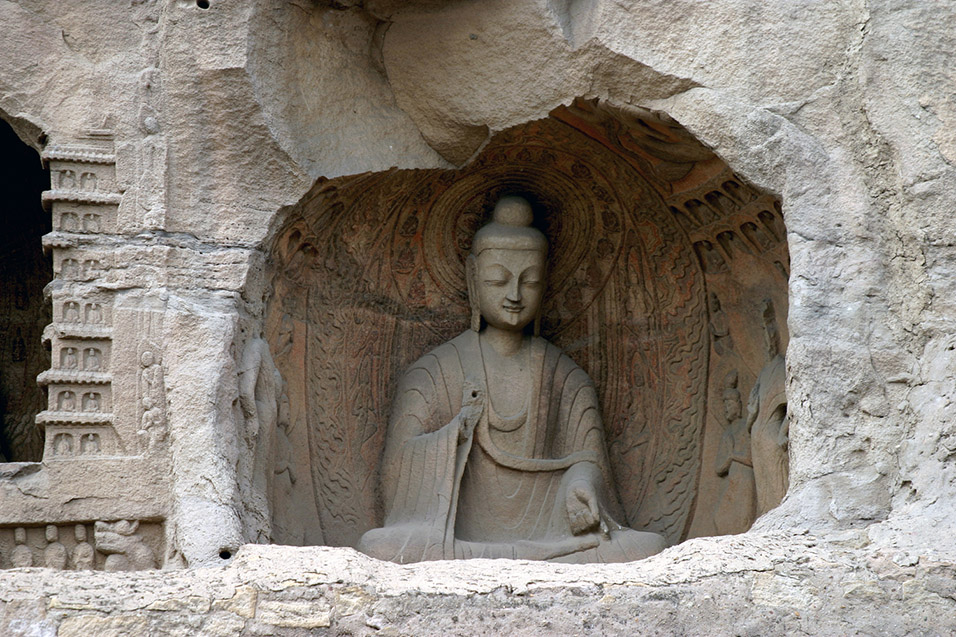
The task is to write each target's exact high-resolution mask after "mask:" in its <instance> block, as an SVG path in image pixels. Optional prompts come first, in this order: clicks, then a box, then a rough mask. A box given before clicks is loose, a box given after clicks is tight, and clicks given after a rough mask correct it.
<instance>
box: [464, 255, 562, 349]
mask: <svg viewBox="0 0 956 637" xmlns="http://www.w3.org/2000/svg"><path fill="white" fill-rule="evenodd" d="M544 273H545V255H544V253H543V252H542V251H540V250H513V249H502V248H489V249H487V250H482V252H481V254H479V255H478V257H477V259H476V263H475V289H476V291H477V293H478V307H479V309H480V310H481V315H482V316H483V317H484V319H485V321H487V322H488V324H489V325H492V326H494V327H496V328H499V329H503V330H509V331H517V330H521V329H524V327H525V326H526V325H527V324H528V323H530V322H531V321H533V320H534V318H535V316H536V315H537V314H538V308H540V307H541V299H542V298H543V296H544Z"/></svg>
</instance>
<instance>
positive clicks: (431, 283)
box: [265, 101, 788, 546]
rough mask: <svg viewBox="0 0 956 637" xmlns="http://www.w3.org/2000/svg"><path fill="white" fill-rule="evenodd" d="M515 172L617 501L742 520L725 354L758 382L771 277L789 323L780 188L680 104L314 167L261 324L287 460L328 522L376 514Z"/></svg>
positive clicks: (677, 517)
mask: <svg viewBox="0 0 956 637" xmlns="http://www.w3.org/2000/svg"><path fill="white" fill-rule="evenodd" d="M508 194H520V195H522V196H524V197H526V198H527V199H528V200H529V201H530V204H531V206H532V208H533V210H534V211H535V213H534V216H535V219H534V224H533V225H534V226H535V227H537V228H539V229H540V230H541V231H542V232H543V233H544V235H545V236H546V237H547V239H548V243H549V248H550V249H549V256H548V263H547V270H548V287H547V291H546V292H545V295H544V298H543V301H542V311H541V320H540V333H541V335H542V336H543V337H545V338H547V340H548V341H550V342H552V343H553V344H554V345H555V346H557V347H559V348H560V349H561V350H563V351H564V352H565V353H566V354H567V356H568V357H570V359H571V360H573V361H574V363H575V364H576V365H577V366H578V367H580V368H581V370H583V372H584V373H585V374H586V375H587V376H588V377H590V378H591V379H592V380H593V382H594V385H595V388H596V391H597V393H596V395H597V401H598V405H597V407H598V409H599V411H600V413H601V414H602V416H603V427H604V437H605V445H606V449H607V454H608V460H609V467H610V471H611V477H612V481H613V483H614V484H615V485H616V489H617V492H618V496H619V499H620V506H621V511H622V516H621V519H620V520H618V522H619V523H620V524H621V526H622V527H626V528H631V529H639V530H641V531H647V532H651V533H656V534H659V535H661V536H663V537H664V538H665V540H666V542H667V544H674V543H676V542H679V541H681V540H682V539H684V538H686V537H690V536H694V535H708V534H715V533H718V532H733V531H730V530H725V531H718V530H717V526H716V524H715V511H716V510H717V509H718V500H719V499H720V497H721V495H722V494H725V493H726V491H727V488H726V481H727V480H728V477H727V475H729V474H727V473H723V472H717V471H715V469H714V467H715V465H716V464H717V456H718V447H720V442H721V438H722V436H723V434H724V431H725V430H726V428H727V426H728V424H727V419H728V418H729V416H728V411H727V409H726V407H725V405H724V401H723V399H722V398H721V396H722V392H723V391H724V389H726V388H727V387H726V381H725V379H726V378H727V377H728V374H729V373H730V372H731V371H733V370H737V384H736V386H735V387H734V390H735V391H737V392H739V393H740V394H741V396H748V395H749V393H750V391H751V389H752V387H753V385H754V383H755V381H756V379H757V376H759V374H760V371H761V369H762V368H763V366H764V365H765V364H766V363H767V362H768V361H767V356H766V348H765V347H764V345H763V341H764V338H763V332H764V327H763V326H764V319H763V315H762V313H761V312H762V310H761V303H762V302H763V301H764V300H765V299H772V301H773V304H774V307H775V308H777V310H776V311H778V312H779V314H778V316H777V324H778V325H781V326H785V324H786V298H787V297H786V272H787V267H788V260H787V249H786V241H785V233H784V230H783V222H782V218H781V217H780V212H779V208H778V207H777V205H776V202H775V201H774V199H773V198H772V197H771V196H769V195H765V194H761V193H759V192H757V191H755V190H754V189H752V188H751V187H749V186H748V185H746V184H745V183H744V182H743V181H742V180H741V179H740V178H739V177H737V176H736V175H734V173H733V172H732V171H730V169H729V168H728V167H727V166H726V164H724V163H723V162H722V161H721V160H720V159H718V158H717V157H716V156H714V155H713V153H712V152H711V151H709V150H708V149H706V148H705V147H703V146H702V145H700V144H699V143H698V142H697V141H696V140H694V139H693V137H691V136H690V135H689V134H688V133H687V131H686V130H684V129H683V128H681V127H680V126H679V125H678V124H676V123H675V122H673V121H672V120H669V119H668V118H667V117H666V116H662V115H656V114H652V113H648V112H643V111H635V110H629V111H627V112H625V111H620V110H615V109H612V108H610V107H606V106H603V105H598V104H595V103H592V102H585V101H578V102H575V104H574V105H573V106H571V107H567V108H564V107H562V108H559V109H557V110H556V111H554V112H553V113H552V115H551V117H549V118H547V119H545V120H540V121H536V122H531V123H529V124H527V125H524V126H521V127H517V128H515V129H510V130H508V131H505V132H503V133H501V134H499V135H497V136H496V137H495V138H494V139H493V140H492V141H491V142H490V143H489V144H488V146H487V147H486V148H485V149H484V150H483V151H482V153H481V154H480V155H479V156H478V157H477V158H476V159H475V160H474V161H473V162H472V163H471V164H469V165H467V166H465V167H464V168H462V169H461V170H458V171H441V170H431V171H397V170H396V171H389V172H386V173H377V174H369V175H360V176H356V177H351V178H341V179H338V180H335V181H332V182H325V183H319V184H317V185H316V186H315V188H314V189H313V191H312V192H311V193H310V194H309V195H308V196H307V197H306V198H305V199H304V200H303V202H301V203H300V204H299V205H298V206H297V207H296V208H294V209H292V210H291V211H289V213H288V215H287V217H286V221H285V222H284V225H283V227H282V228H281V229H280V230H279V232H278V233H277V235H276V238H275V241H274V247H273V255H274V262H275V272H276V274H275V276H274V278H273V288H274V290H273V297H272V301H271V304H270V312H269V318H268V320H267V325H266V335H265V336H266V339H267V340H269V341H270V343H272V345H273V351H278V350H279V349H280V346H279V345H278V342H279V341H280V340H281V339H280V334H286V335H288V334H295V339H296V342H297V347H294V348H289V347H287V346H286V347H285V348H284V349H285V351H286V352H287V353H285V354H283V355H282V356H277V357H276V361H275V363H276V366H277V368H278V370H279V372H280V374H281V376H282V378H283V381H284V383H285V386H286V387H287V393H288V398H289V410H290V421H291V422H293V423H299V425H300V426H298V427H293V429H292V434H291V438H290V440H291V443H292V447H293V449H295V450H296V453H295V458H294V460H295V462H294V464H293V465H291V466H293V467H294V469H295V470H296V473H297V474H298V475H300V476H303V475H304V476H308V477H310V478H311V483H310V484H308V485H306V484H305V482H306V481H305V480H303V479H301V478H300V479H299V480H298V481H297V482H296V485H295V492H294V497H296V498H299V499H300V500H299V501H300V502H305V501H308V500H307V499H311V501H313V502H314V503H315V518H314V520H313V522H314V524H315V525H316V526H318V527H320V529H321V533H322V535H323V538H324V541H325V542H326V543H328V544H332V545H351V546H355V545H357V544H358V542H359V539H360V538H361V536H362V534H363V533H365V532H366V531H368V530H370V529H375V528H380V527H382V526H383V524H384V523H385V521H386V513H387V511H386V509H387V507H388V506H389V505H388V502H389V496H388V493H387V490H388V488H389V487H388V486H384V491H378V490H377V488H376V487H377V485H378V483H379V479H380V468H381V467H382V464H381V461H382V454H383V451H384V450H385V449H386V448H387V439H386V438H387V436H386V430H387V424H388V420H389V413H390V410H391V408H392V406H393V405H394V404H396V403H395V401H396V400H397V397H398V392H399V391H401V390H400V386H401V385H400V379H401V378H402V375H403V373H404V372H405V370H406V369H408V368H409V365H411V364H412V362H413V361H414V360H416V359H417V358H419V357H421V356H422V355H424V354H425V353H426V352H428V351H429V350H431V349H433V348H435V347H436V346H438V345H440V344H441V343H444V342H448V341H451V340H452V339H453V338H455V336H456V335H457V334H460V333H461V332H462V330H463V329H464V328H465V327H467V326H468V325H469V323H470V320H471V319H470V316H471V308H470V305H469V299H468V294H467V292H466V276H465V269H466V268H465V264H466V260H467V257H468V254H469V253H470V250H471V242H472V237H473V236H474V235H475V232H476V231H477V230H478V228H479V227H481V226H482V225H483V224H485V223H486V222H487V221H489V219H490V215H491V211H492V210H493V208H494V205H495V202H496V201H497V200H498V199H499V198H500V197H501V196H503V195H508ZM748 224H753V226H754V227H755V228H756V231H754V228H751V226H750V225H748ZM785 342H786V334H785V333H784V332H783V331H782V330H781V333H780V343H781V346H782V347H785V346H784V345H783V344H784V343H785ZM460 398H461V397H460V396H456V397H455V398H454V400H455V401H458V400H460ZM455 404H456V405H457V402H456V403H455ZM740 410H741V411H743V406H742V405H741V408H740ZM455 413H457V408H456V411H455ZM455 413H452V414H451V415H450V416H449V419H451V417H452V416H454V415H455ZM742 417H743V414H741V415H733V418H732V419H733V420H734V422H736V421H738V420H739V419H740V418H742ZM305 448H308V449H309V453H305V452H304V451H303V449H305ZM735 475H736V472H735ZM743 492H746V490H744V491H742V493H743ZM750 492H751V493H753V490H752V489H751V491H750ZM741 497H743V496H741ZM383 501H384V507H385V508H383ZM734 506H735V507H736V508H733V510H729V509H728V508H727V506H723V507H722V508H723V511H724V512H725V513H724V514H722V515H725V517H729V518H733V520H734V522H733V524H731V525H730V526H727V525H726V524H724V525H722V527H723V528H725V529H730V528H733V529H735V530H736V529H740V530H745V529H746V528H748V527H749V526H750V524H751V523H752V521H753V514H752V513H751V511H752V510H754V508H755V503H754V502H752V501H751V502H745V503H739V505H734ZM612 517H613V516H612ZM275 541H279V540H275Z"/></svg>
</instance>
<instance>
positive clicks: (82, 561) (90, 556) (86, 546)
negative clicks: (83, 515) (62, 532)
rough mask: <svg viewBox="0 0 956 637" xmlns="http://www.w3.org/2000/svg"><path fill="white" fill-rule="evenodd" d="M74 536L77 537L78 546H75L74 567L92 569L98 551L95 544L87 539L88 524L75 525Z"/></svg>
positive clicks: (83, 569) (85, 569)
mask: <svg viewBox="0 0 956 637" xmlns="http://www.w3.org/2000/svg"><path fill="white" fill-rule="evenodd" d="M73 537H74V538H76V546H75V547H74V548H73V568H74V569H76V570H78V571H89V570H92V569H93V561H94V559H95V558H96V551H95V550H94V549H93V545H92V544H90V543H89V542H87V541H86V525H85V524H77V525H76V526H75V527H73Z"/></svg>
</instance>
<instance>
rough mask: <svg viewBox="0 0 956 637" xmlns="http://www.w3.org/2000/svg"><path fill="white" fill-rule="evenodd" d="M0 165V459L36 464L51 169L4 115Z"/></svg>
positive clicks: (45, 360) (45, 362)
mask: <svg viewBox="0 0 956 637" xmlns="http://www.w3.org/2000/svg"><path fill="white" fill-rule="evenodd" d="M0 166H2V172H3V176H4V184H5V187H4V194H3V196H4V207H5V210H4V215H3V231H2V232H0V462H39V461H40V459H41V457H42V455H43V430H42V429H40V428H39V427H37V425H36V422H35V418H36V415H37V413H38V412H39V411H41V410H42V409H43V407H44V403H45V400H46V399H45V392H44V391H43V390H42V389H41V387H39V386H38V385H37V382H36V379H37V375H38V374H40V372H42V371H43V370H45V369H47V368H48V367H49V366H50V353H49V350H48V349H46V348H44V347H43V345H42V343H41V335H42V333H43V328H44V327H45V326H46V325H47V324H48V323H49V322H50V304H49V303H48V302H47V301H45V300H44V298H43V287H44V286H45V285H47V284H48V283H49V282H50V280H51V279H52V278H53V267H52V263H51V260H50V258H49V256H47V255H44V253H43V248H42V247H41V240H40V238H41V237H42V236H43V235H44V234H46V233H47V232H49V231H50V217H49V215H48V214H47V213H46V212H44V210H43V208H42V206H41V203H40V195H41V193H42V192H43V190H45V189H46V187H47V184H49V179H50V173H49V171H48V170H45V169H44V167H43V165H42V164H41V163H40V157H39V155H37V153H36V152H34V151H33V150H32V149H31V148H30V147H29V146H27V145H26V144H24V143H23V142H21V141H20V139H19V138H18V137H17V135H16V133H15V132H14V131H13V129H12V128H11V127H10V125H9V124H7V123H6V122H5V121H3V120H0Z"/></svg>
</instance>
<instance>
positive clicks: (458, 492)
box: [358, 331, 664, 563]
mask: <svg viewBox="0 0 956 637" xmlns="http://www.w3.org/2000/svg"><path fill="white" fill-rule="evenodd" d="M526 338H527V339H528V342H527V343H526V346H527V347H530V355H529V356H530V371H529V383H528V385H530V388H529V389H528V395H527V397H526V399H525V401H524V404H525V407H524V408H523V409H522V410H520V411H519V412H518V413H517V414H511V415H508V416H502V415H499V414H498V413H497V412H496V411H495V409H494V396H492V395H489V393H488V382H487V378H486V376H485V374H486V372H485V366H484V362H483V358H482V354H481V348H480V346H479V337H478V334H477V333H475V332H473V331H467V332H465V333H463V334H461V335H459V336H458V337H456V338H455V339H453V340H451V341H449V342H448V343H445V344H443V345H441V346H439V347H437V348H436V349H434V350H432V351H431V352H429V353H428V354H426V355H425V356H423V357H422V358H421V359H419V360H418V361H417V362H416V363H415V364H413V365H412V366H411V367H410V368H409V369H408V371H407V372H406V373H405V375H404V377H403V378H402V381H401V383H400V384H399V388H398V392H397V394H396V397H395V400H394V403H393V410H392V415H391V418H390V421H389V426H388V431H387V437H386V447H385V453H384V457H383V463H382V492H383V497H384V504H385V525H384V527H382V528H379V529H373V530H371V531H369V532H368V533H366V534H365V535H364V536H363V537H362V540H361V541H360V543H359V547H358V548H359V550H362V551H363V552H365V553H368V554H370V555H373V556H375V557H379V558H381V559H386V560H392V561H396V562H402V563H405V562H415V561H421V560H434V559H454V558H468V557H512V558H514V557H517V558H521V557H528V558H531V559H553V560H558V561H573V562H593V561H628V560H634V559H640V558H643V557H646V556H647V555H650V554H652V553H656V552H657V551H659V550H661V549H663V547H664V544H663V538H661V537H660V536H658V535H656V534H653V533H640V532H638V531H633V530H630V529H626V528H624V527H622V526H621V525H620V524H618V523H617V522H616V521H615V520H619V519H621V509H620V505H619V503H618V501H617V496H616V494H615V492H614V489H613V487H612V483H611V475H610V470H609V466H608V460H607V453H606V449H605V444H604V433H603V427H602V425H601V418H600V410H599V407H598V401H597V395H596V393H595V390H594V385H593V383H592V382H591V379H590V378H589V377H588V375H587V374H586V373H585V372H584V371H583V370H582V369H581V368H580V367H578V366H577V365H576V364H575V363H574V362H573V361H572V360H571V359H570V358H569V357H568V356H567V355H565V354H564V353H563V352H562V351H561V350H560V349H558V348H557V347H555V346H554V345H552V344H551V343H549V342H547V341H546V340H544V339H542V338H538V337H526ZM466 387H473V388H479V389H480V391H482V392H483V395H484V396H485V397H486V400H485V408H484V412H483V414H482V417H481V419H480V420H479V422H478V424H477V425H476V426H475V428H474V431H473V432H472V433H471V435H467V436H466V435H464V434H463V433H462V431H461V428H462V423H461V419H460V417H457V416H458V414H459V412H460V410H461V408H462V402H463V399H462V395H463V391H464V389H465V388H466ZM581 480H583V481H586V482H588V483H589V484H591V485H592V487H593V491H594V493H595V494H596V495H597V499H598V504H599V510H600V517H601V523H600V529H595V531H594V532H591V533H586V534H581V535H577V536H575V535H574V534H573V533H572V531H571V526H570V522H569V520H568V513H567V504H566V496H567V488H568V486H569V483H572V482H574V483H579V482H578V481H581Z"/></svg>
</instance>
